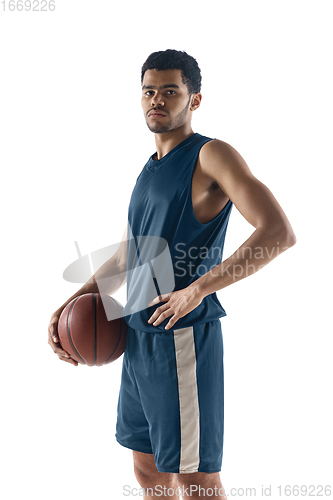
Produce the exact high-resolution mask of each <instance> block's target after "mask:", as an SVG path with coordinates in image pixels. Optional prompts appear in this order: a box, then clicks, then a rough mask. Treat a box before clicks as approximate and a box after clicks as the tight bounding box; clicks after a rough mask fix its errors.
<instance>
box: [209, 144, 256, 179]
mask: <svg viewBox="0 0 333 500" xmlns="http://www.w3.org/2000/svg"><path fill="white" fill-rule="evenodd" d="M199 161H200V164H201V168H202V170H203V171H204V172H206V173H207V174H209V175H211V176H212V177H214V176H215V175H216V173H217V170H218V171H219V172H220V173H221V172H226V173H227V172H229V173H231V172H232V173H233V174H236V173H243V174H244V173H247V174H248V175H251V171H250V169H249V167H248V165H247V163H246V162H245V160H244V158H243V157H242V156H241V155H240V154H239V153H238V151H237V150H236V149H235V148H234V147H233V146H231V144H228V143H227V142H224V141H221V140H220V139H212V140H211V141H208V142H206V143H205V144H204V145H203V146H202V148H201V150H200V153H199Z"/></svg>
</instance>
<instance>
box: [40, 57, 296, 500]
mask: <svg viewBox="0 0 333 500" xmlns="http://www.w3.org/2000/svg"><path fill="white" fill-rule="evenodd" d="M141 83H142V108H143V112H144V116H145V120H146V123H147V126H148V128H149V130H150V131H152V132H153V133H154V134H155V141H156V153H155V154H154V155H152V156H151V157H150V158H149V160H148V162H147V164H146V165H145V166H144V168H143V169H142V171H141V173H140V175H139V177H138V178H137V181H136V185H135V187H134V190H133V193H132V197H131V201H130V206H129V213H128V228H126V230H125V233H124V235H123V239H122V243H121V245H120V247H119V249H118V251H117V253H116V254H115V255H114V256H113V257H112V258H111V259H110V260H109V261H107V262H106V263H105V264H104V265H103V266H102V267H101V268H100V269H99V270H98V271H97V272H96V273H95V275H94V276H93V280H90V282H88V283H87V284H86V285H84V286H83V287H82V289H81V290H79V291H78V292H77V293H76V294H75V295H74V296H72V297H71V298H70V299H69V300H68V301H67V302H66V303H65V304H63V306H61V308H59V309H58V310H57V311H56V312H55V313H54V314H53V315H52V317H51V322H50V326H49V344H50V345H51V347H52V348H53V350H54V351H55V352H56V353H57V354H58V356H59V358H60V359H62V360H64V361H67V362H70V363H72V364H74V365H77V363H76V362H75V361H74V360H73V359H71V358H70V356H69V355H68V354H67V353H66V352H65V351H64V350H63V349H61V347H59V338H58V336H57V330H56V327H57V322H58V318H59V315H60V313H61V311H62V309H63V308H64V307H65V306H66V304H67V303H68V302H69V301H70V300H72V299H73V298H74V297H77V296H79V295H82V294H83V293H89V292H98V286H97V283H98V280H99V279H103V278H105V277H107V276H110V275H113V276H114V279H113V280H112V283H111V284H110V288H109V290H108V292H109V293H110V294H112V293H114V292H115V291H116V290H117V289H118V288H119V287H120V286H122V285H123V284H124V283H125V281H126V278H124V276H125V275H126V270H127V289H128V290H127V292H128V294H127V298H128V301H127V304H126V306H125V313H126V315H125V320H126V322H127V324H128V340H127V346H126V351H125V354H124V358H123V371H122V380H121V388H120V393H119V401H118V419H117V429H116V439H117V441H118V442H119V443H120V444H121V445H123V446H125V447H128V448H130V449H132V450H133V458H134V470H135V474H136V477H137V479H138V482H139V484H140V485H141V487H142V488H144V489H145V492H146V493H147V496H145V497H144V498H168V499H176V498H179V492H180V491H182V492H183V495H184V497H186V496H187V495H188V496H191V497H192V498H201V499H205V498H212V497H213V498H218V499H221V500H222V499H223V500H225V499H226V495H225V493H224V491H223V487H222V484H221V480H220V475H219V472H220V470H221V463H222V451H223V410H224V407H223V341H222V331H221V323H220V318H221V317H223V316H225V314H226V313H225V311H224V309H223V307H222V305H221V304H220V302H219V300H218V298H217V296H216V291H217V290H221V289H222V288H225V287H227V286H229V285H230V284H232V283H235V282H236V281H239V280H241V279H243V278H245V277H246V276H249V275H250V274H253V273H254V272H256V271H258V270H259V269H261V268H262V267H263V266H265V265H266V264H268V263H269V262H270V261H271V260H272V259H274V258H275V257H277V256H278V255H279V254H281V253H282V251H284V250H286V249H287V248H289V247H291V246H293V245H294V244H295V243H296V238H295V235H294V232H293V230H292V228H291V226H290V223H289V221H288V219H287V217H286V215H285V214H284V212H283V210H282V208H281V207H280V205H279V204H278V202H277V201H276V199H275V198H274V196H273V195H272V193H271V192H270V190H269V189H268V188H267V187H266V186H265V185H263V184H262V183H261V182H260V181H259V180H258V179H256V178H255V177H254V176H253V175H252V173H251V171H250V169H249V167H248V166H247V164H246V163H245V161H244V160H243V158H242V157H241V156H240V155H239V154H238V153H237V151H236V150H235V149H234V148H233V147H232V146H230V145H229V144H227V143H225V142H223V141H221V140H218V139H211V138H209V137H206V136H203V135H201V134H198V133H194V132H193V130H192V127H191V118H192V113H193V112H194V111H195V110H197V109H198V108H199V106H200V103H201V98H202V95H201V93H200V90H201V73H200V69H199V67H198V64H197V62H196V60H195V59H194V58H193V57H191V56H189V55H188V54H186V52H181V51H176V50H166V51H160V52H155V53H152V54H151V55H150V56H149V57H148V59H147V60H146V62H145V63H144V65H143V66H142V70H141ZM233 204H234V205H235V206H236V207H237V209H238V210H239V212H240V213H241V214H242V215H243V216H244V217H245V219H246V220H247V221H248V222H249V223H250V224H251V225H252V226H253V227H254V228H255V230H254V232H253V233H252V235H251V236H250V237H249V238H248V239H247V240H246V241H245V242H244V243H243V244H242V245H241V246H240V247H239V248H238V249H237V250H236V251H235V253H234V254H233V255H231V256H230V257H229V258H228V259H226V260H225V261H223V262H221V261H222V251H223V245H224V238H225V233H226V229H227V225H228V220H229V216H230V212H231V208H232V205H233ZM128 230H129V231H130V232H131V235H128ZM128 236H130V238H129V239H128V241H127V238H128ZM142 237H146V238H147V237H155V238H156V237H157V238H161V240H163V241H166V242H167V243H168V250H169V255H170V257H171V262H172V269H173V274H174V276H172V278H173V285H174V286H172V287H169V289H168V291H167V293H163V292H161V290H160V288H161V286H162V288H163V287H164V285H165V283H166V282H167V280H168V278H170V276H169V274H170V273H169V272H167V273H166V272H165V265H162V266H160V267H159V268H153V266H151V265H150V267H149V269H150V271H151V273H152V276H153V279H154V284H155V287H156V289H155V290H156V291H155V294H154V295H153V297H152V288H151V281H150V282H149V280H148V281H147V280H145V276H144V272H143V271H142V270H143V269H145V266H144V264H148V263H149V261H151V260H152V259H149V258H147V259H146V261H144V259H143V256H146V257H147V255H149V251H150V250H151V247H152V244H151V241H152V240H150V242H148V243H146V245H145V240H144V239H140V238H142ZM146 241H148V240H146ZM130 242H132V244H130ZM133 242H135V245H134V244H133ZM258 248H261V249H264V250H265V251H262V252H258ZM216 250H218V252H217V253H216ZM138 258H139V261H137V259H138ZM164 262H165V263H167V260H165V261H164ZM138 269H140V270H141V271H140V272H139V274H135V272H136V270H138ZM146 269H147V266H146ZM140 273H141V274H140ZM163 273H164V274H163ZM166 275H168V276H166ZM141 278H142V279H141ZM92 281H93V282H92ZM138 285H139V286H138ZM164 288H165V287H164ZM170 290H172V291H170ZM139 296H140V298H141V299H142V303H143V304H146V307H137V302H136V301H137V300H138V297H139ZM177 487H178V490H177ZM163 488H164V489H163ZM162 492H163V494H164V496H161V493H162ZM212 492H213V493H214V494H212Z"/></svg>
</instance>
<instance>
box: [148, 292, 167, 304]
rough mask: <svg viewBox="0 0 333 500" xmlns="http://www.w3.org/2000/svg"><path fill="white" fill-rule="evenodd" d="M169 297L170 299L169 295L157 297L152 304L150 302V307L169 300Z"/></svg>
mask: <svg viewBox="0 0 333 500" xmlns="http://www.w3.org/2000/svg"><path fill="white" fill-rule="evenodd" d="M168 297H169V294H168V293H165V294H164V295H159V296H158V297H155V298H154V299H153V300H152V301H151V302H149V304H148V307H150V306H154V305H155V304H158V303H159V302H164V301H165V300H168Z"/></svg>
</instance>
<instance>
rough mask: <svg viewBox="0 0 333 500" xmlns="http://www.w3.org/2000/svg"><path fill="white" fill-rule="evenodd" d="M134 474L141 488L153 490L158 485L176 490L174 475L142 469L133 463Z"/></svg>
mask: <svg viewBox="0 0 333 500" xmlns="http://www.w3.org/2000/svg"><path fill="white" fill-rule="evenodd" d="M134 474H135V477H136V479H137V481H138V483H139V484H140V486H141V488H144V489H148V488H155V487H156V486H159V485H160V486H166V487H168V488H175V489H176V488H177V479H176V477H175V474H172V473H167V472H158V471H156V470H152V469H150V468H142V467H140V466H138V465H137V464H135V463H134Z"/></svg>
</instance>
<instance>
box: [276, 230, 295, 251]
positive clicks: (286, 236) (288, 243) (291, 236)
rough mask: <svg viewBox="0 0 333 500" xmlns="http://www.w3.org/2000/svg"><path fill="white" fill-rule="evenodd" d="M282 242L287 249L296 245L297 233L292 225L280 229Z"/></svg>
mask: <svg viewBox="0 0 333 500" xmlns="http://www.w3.org/2000/svg"><path fill="white" fill-rule="evenodd" d="M280 242H281V243H283V247H284V249H285V250H287V248H291V247H293V246H294V245H296V242H297V239H296V235H295V233H294V231H293V229H292V227H291V226H290V225H287V226H284V227H283V229H281V231H280Z"/></svg>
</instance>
